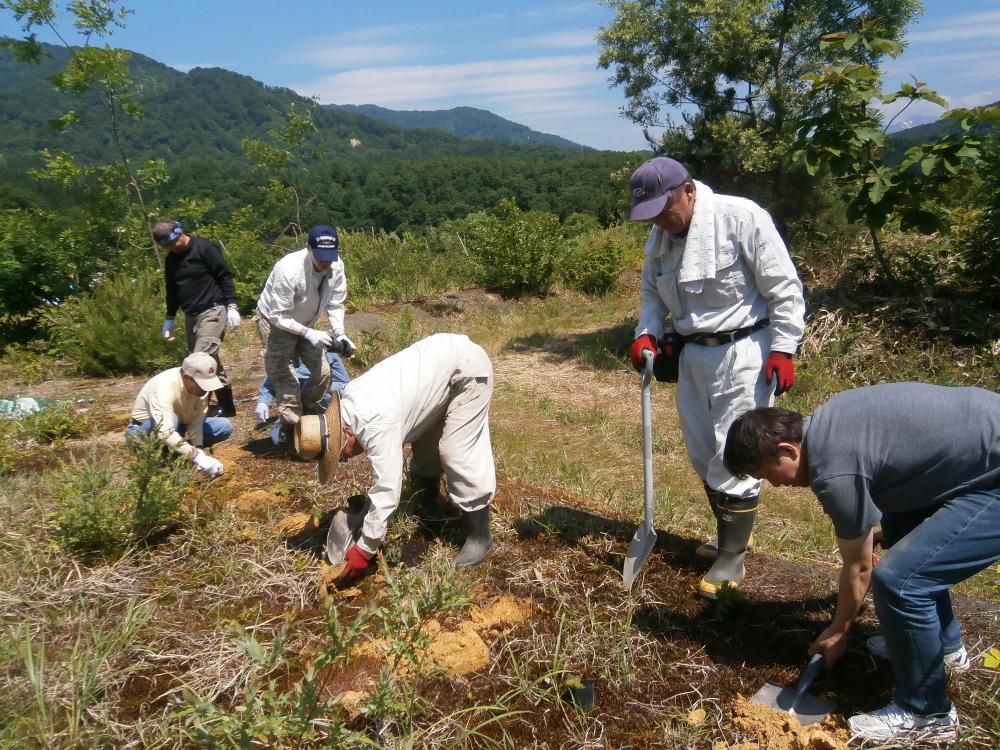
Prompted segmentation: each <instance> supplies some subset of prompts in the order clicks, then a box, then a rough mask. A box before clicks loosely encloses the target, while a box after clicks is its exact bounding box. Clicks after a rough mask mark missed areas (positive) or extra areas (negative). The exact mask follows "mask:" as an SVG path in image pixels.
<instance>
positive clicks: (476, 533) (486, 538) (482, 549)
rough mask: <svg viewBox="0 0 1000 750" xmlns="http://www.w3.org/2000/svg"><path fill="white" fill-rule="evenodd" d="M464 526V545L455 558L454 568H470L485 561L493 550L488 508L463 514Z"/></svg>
mask: <svg viewBox="0 0 1000 750" xmlns="http://www.w3.org/2000/svg"><path fill="white" fill-rule="evenodd" d="M462 521H463V522H464V524H465V544H463V545H462V549H461V551H460V552H459V553H458V555H457V556H456V557H455V567H456V568H471V567H472V566H473V565H479V563H481V562H482V561H483V560H485V559H486V555H488V554H489V551H490V550H491V549H492V548H493V537H492V536H491V535H490V506H489V505H487V506H486V507H485V508H480V509H479V510H474V511H472V512H471V513H463V514H462Z"/></svg>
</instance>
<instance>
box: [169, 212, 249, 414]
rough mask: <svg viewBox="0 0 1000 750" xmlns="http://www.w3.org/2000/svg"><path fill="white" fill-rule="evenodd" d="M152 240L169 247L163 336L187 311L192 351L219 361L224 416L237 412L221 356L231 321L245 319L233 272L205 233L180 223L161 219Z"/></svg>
mask: <svg viewBox="0 0 1000 750" xmlns="http://www.w3.org/2000/svg"><path fill="white" fill-rule="evenodd" d="M153 239H155V240H156V242H157V243H158V244H159V245H160V246H161V247H163V248H164V249H166V250H167V251H168V254H167V261H166V269H165V276H166V279H165V280H166V288H167V316H166V319H165V320H164V321H163V337H164V338H173V336H174V316H175V315H176V314H177V308H178V307H179V308H180V309H182V310H183V311H184V328H185V333H186V335H187V348H188V353H189V354H190V353H191V352H206V353H207V354H210V355H211V356H212V357H213V358H214V359H215V361H216V364H217V370H218V375H219V379H220V380H221V381H222V382H223V384H224V387H223V388H221V389H220V390H218V391H216V392H215V397H216V399H217V400H218V403H219V407H220V408H221V410H222V416H226V417H232V416H235V415H236V405H235V404H234V402H233V389H232V387H231V386H230V385H229V378H228V377H227V376H226V371H225V368H224V367H223V366H222V362H221V361H220V359H219V348H220V346H221V344H222V340H223V339H224V338H225V336H226V326H227V325H228V326H229V327H231V328H235V327H236V326H238V325H239V324H240V313H239V310H238V309H237V307H236V289H235V286H234V285H233V275H232V274H231V273H230V272H229V267H228V266H227V265H226V261H225V260H224V259H223V257H222V252H221V251H220V250H219V248H217V247H216V246H215V245H214V244H213V243H211V242H209V241H208V240H206V239H205V238H204V237H197V236H193V235H189V234H185V232H184V230H183V229H182V228H181V225H180V223H179V222H176V221H172V220H165V221H159V222H157V223H156V225H155V226H154V227H153Z"/></svg>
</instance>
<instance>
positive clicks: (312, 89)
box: [293, 55, 595, 108]
mask: <svg viewBox="0 0 1000 750" xmlns="http://www.w3.org/2000/svg"><path fill="white" fill-rule="evenodd" d="M594 74H595V71H594V60H593V58H592V57H591V56H589V55H562V56H553V57H535V58H520V59H515V60H490V61H482V62H466V63H458V64H454V65H411V66H397V67H378V68H360V69H357V70H348V71H344V72H342V73H335V74H333V75H329V76H324V77H322V78H318V79H315V80H313V81H307V82H304V83H300V84H296V85H293V88H294V89H295V90H296V91H299V92H300V93H302V94H304V95H306V96H313V95H318V96H319V98H320V100H321V101H323V102H336V103H337V104H379V105H382V106H388V107H392V106H396V107H399V106H402V105H408V106H415V105H416V106H422V107H423V108H427V107H428V106H433V102H435V101H440V100H445V99H449V98H452V97H464V98H466V99H469V98H474V97H485V96H489V95H501V94H524V93H527V92H543V93H545V94H547V95H552V94H554V93H556V92H559V91H564V90H566V89H574V88H584V87H587V86H591V85H593V82H594Z"/></svg>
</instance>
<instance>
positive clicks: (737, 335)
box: [682, 318, 771, 346]
mask: <svg viewBox="0 0 1000 750" xmlns="http://www.w3.org/2000/svg"><path fill="white" fill-rule="evenodd" d="M769 325H771V319H770V318H764V319H763V320H758V321H757V322H756V323H754V324H753V325H752V326H747V327H746V328H737V329H736V330H735V331H719V332H718V333H692V334H691V335H690V336H683V337H682V338H683V339H684V343H685V344H701V345H702V346H719V345H721V344H731V343H732V342H734V341H739V340H740V339H745V338H746V337H747V336H749V335H750V334H751V333H756V332H757V331H759V330H760V329H761V328H767V327H768V326H769Z"/></svg>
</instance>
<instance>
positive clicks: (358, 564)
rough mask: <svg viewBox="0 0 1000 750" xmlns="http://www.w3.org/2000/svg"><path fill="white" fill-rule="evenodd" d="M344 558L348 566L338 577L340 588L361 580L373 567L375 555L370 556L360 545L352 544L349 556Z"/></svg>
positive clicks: (337, 583) (349, 548)
mask: <svg viewBox="0 0 1000 750" xmlns="http://www.w3.org/2000/svg"><path fill="white" fill-rule="evenodd" d="M344 557H345V560H346V565H344V570H343V571H342V572H341V574H340V575H339V576H337V580H336V581H335V583H336V585H337V587H338V588H340V587H341V586H346V585H347V584H349V583H354V582H355V581H356V580H358V579H359V578H361V576H363V575H364V574H365V573H366V572H367V571H368V569H369V568H370V567H371V564H372V560H373V559H374V558H375V555H369V554H368V553H367V552H365V551H364V550H363V549H361V548H360V547H359V546H358V545H356V544H352V545H351V546H350V547H348V548H347V554H346V555H345V556H344Z"/></svg>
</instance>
